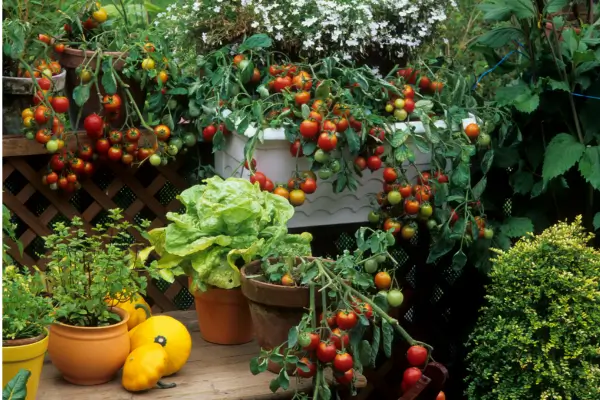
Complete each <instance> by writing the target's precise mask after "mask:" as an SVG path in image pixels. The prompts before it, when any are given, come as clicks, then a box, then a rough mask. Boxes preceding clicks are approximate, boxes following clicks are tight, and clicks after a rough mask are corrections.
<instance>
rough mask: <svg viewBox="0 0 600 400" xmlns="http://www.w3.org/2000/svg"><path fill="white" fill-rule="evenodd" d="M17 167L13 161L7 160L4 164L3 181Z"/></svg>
mask: <svg viewBox="0 0 600 400" xmlns="http://www.w3.org/2000/svg"><path fill="white" fill-rule="evenodd" d="M14 171H15V167H13V166H12V164H11V163H8V162H5V163H3V164H2V182H4V181H5V180H6V179H7V178H8V177H9V176H10V175H11V174H12V173H13V172H14Z"/></svg>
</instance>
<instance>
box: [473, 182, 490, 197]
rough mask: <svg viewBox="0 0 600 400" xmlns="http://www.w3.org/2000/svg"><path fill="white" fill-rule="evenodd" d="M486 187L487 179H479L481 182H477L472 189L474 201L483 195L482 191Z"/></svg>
mask: <svg viewBox="0 0 600 400" xmlns="http://www.w3.org/2000/svg"><path fill="white" fill-rule="evenodd" d="M486 185H487V177H485V176H484V177H483V178H481V180H480V181H479V182H477V184H476V185H475V186H474V187H473V198H474V199H475V200H479V198H480V197H481V195H482V194H483V191H484V190H485V187H486Z"/></svg>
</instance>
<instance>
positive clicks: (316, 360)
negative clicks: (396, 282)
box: [290, 278, 373, 385]
mask: <svg viewBox="0 0 600 400" xmlns="http://www.w3.org/2000/svg"><path fill="white" fill-rule="evenodd" d="M290 279H291V278H290ZM361 314H362V315H364V316H365V317H366V318H367V319H368V320H370V319H372V318H373V308H372V307H371V305H370V304H368V303H364V302H362V301H360V300H359V299H356V298H355V299H354V300H353V302H352V308H351V309H342V310H337V311H336V312H335V313H332V312H326V313H321V315H320V316H319V323H320V325H321V328H319V329H318V330H317V331H308V332H302V333H301V334H300V335H299V337H298V345H299V346H300V347H301V348H302V350H304V351H305V352H306V353H307V354H306V356H305V357H302V358H301V361H302V363H303V364H305V366H306V367H302V368H301V367H298V368H297V369H296V374H297V375H298V376H300V377H302V378H312V377H313V376H314V375H315V374H316V372H317V368H318V367H320V368H325V367H327V366H331V367H332V369H333V375H334V377H335V380H336V381H337V382H338V383H339V384H342V385H348V384H350V383H352V381H353V380H354V376H355V374H354V369H353V368H352V367H353V364H354V359H353V355H352V353H351V350H350V347H349V345H350V336H349V334H348V332H349V331H350V330H351V329H352V328H354V327H355V326H356V324H357V323H358V320H359V315H361ZM319 332H320V333H319Z"/></svg>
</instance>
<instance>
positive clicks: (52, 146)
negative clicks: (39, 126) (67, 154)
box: [46, 139, 58, 153]
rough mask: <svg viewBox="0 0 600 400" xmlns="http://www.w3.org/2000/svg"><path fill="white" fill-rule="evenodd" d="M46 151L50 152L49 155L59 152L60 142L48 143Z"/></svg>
mask: <svg viewBox="0 0 600 400" xmlns="http://www.w3.org/2000/svg"><path fill="white" fill-rule="evenodd" d="M46 150H48V152H49V153H54V152H56V151H57V150H58V140H54V139H52V140H50V141H49V142H48V143H46Z"/></svg>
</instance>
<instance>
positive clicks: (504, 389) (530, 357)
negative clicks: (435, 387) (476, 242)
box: [467, 217, 600, 400]
mask: <svg viewBox="0 0 600 400" xmlns="http://www.w3.org/2000/svg"><path fill="white" fill-rule="evenodd" d="M592 238H593V235H591V234H587V233H585V230H584V228H583V227H582V226H581V217H578V218H577V220H576V222H575V223H573V224H570V225H569V224H567V223H559V224H557V225H555V226H553V227H551V228H549V229H547V230H546V231H544V232H543V233H542V234H541V235H539V236H529V237H526V238H523V239H521V240H520V241H519V242H518V243H517V244H516V245H515V246H514V247H513V248H512V249H511V250H509V251H508V252H502V251H498V253H499V255H498V257H497V258H496V259H495V260H494V267H493V270H492V272H491V275H490V276H491V280H492V283H491V284H490V285H489V287H488V294H487V296H486V299H487V302H488V303H487V305H486V306H485V307H484V308H483V309H482V310H481V312H482V315H481V317H480V319H479V321H478V323H477V326H476V328H475V331H474V332H473V334H472V335H471V339H470V348H471V350H470V354H469V356H468V361H469V363H470V366H469V370H470V374H469V376H468V378H467V382H468V390H467V395H468V398H469V399H473V400H492V399H493V400H507V399H514V400H517V399H518V400H528V399H532V400H533V399H565V400H566V399H572V400H575V399H578V400H592V399H598V398H599V396H600V353H599V352H598V338H600V252H598V251H597V250H595V249H593V248H591V247H586V244H587V243H589V242H590V240H591V239H592Z"/></svg>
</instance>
